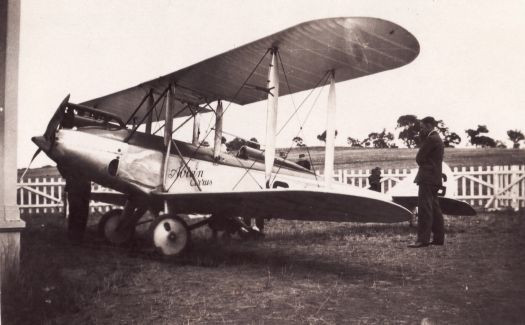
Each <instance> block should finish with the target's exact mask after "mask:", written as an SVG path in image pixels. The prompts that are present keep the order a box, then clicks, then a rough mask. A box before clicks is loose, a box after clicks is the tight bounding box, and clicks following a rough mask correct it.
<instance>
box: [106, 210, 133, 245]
mask: <svg viewBox="0 0 525 325" xmlns="http://www.w3.org/2000/svg"><path fill="white" fill-rule="evenodd" d="M122 212H123V210H122V209H113V210H110V211H108V212H106V213H105V214H104V215H103V216H102V218H101V219H100V221H99V222H98V231H99V234H100V235H101V236H102V237H104V239H106V240H107V241H108V242H109V243H111V244H114V245H122V244H124V243H126V242H129V241H130V240H131V238H132V237H133V232H134V231H133V230H117V227H118V225H119V224H120V221H121V220H120V217H121V215H122Z"/></svg>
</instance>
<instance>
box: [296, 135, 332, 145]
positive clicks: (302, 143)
mask: <svg viewBox="0 0 525 325" xmlns="http://www.w3.org/2000/svg"><path fill="white" fill-rule="evenodd" d="M325 137H326V133H325ZM292 141H293V142H294V143H295V145H296V146H298V147H306V144H305V143H304V142H303V138H301V137H295V138H293V139H292Z"/></svg>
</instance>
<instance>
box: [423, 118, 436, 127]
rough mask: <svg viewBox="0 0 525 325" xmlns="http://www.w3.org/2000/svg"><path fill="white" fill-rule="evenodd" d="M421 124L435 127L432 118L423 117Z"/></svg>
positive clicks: (434, 121)
mask: <svg viewBox="0 0 525 325" xmlns="http://www.w3.org/2000/svg"><path fill="white" fill-rule="evenodd" d="M421 122H423V123H425V124H430V125H432V126H436V125H437V121H436V120H435V119H434V118H433V117H432V116H427V117H425V118H424V119H422V120H421Z"/></svg>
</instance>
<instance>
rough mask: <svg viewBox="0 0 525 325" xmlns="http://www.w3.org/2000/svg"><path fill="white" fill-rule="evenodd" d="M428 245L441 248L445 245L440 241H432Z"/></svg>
mask: <svg viewBox="0 0 525 325" xmlns="http://www.w3.org/2000/svg"><path fill="white" fill-rule="evenodd" d="M430 245H435V246H443V245H445V243H444V242H442V241H434V240H433V241H431V242H430Z"/></svg>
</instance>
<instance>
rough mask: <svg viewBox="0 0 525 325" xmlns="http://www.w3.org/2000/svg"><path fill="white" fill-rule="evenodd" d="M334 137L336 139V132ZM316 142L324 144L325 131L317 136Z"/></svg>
mask: <svg viewBox="0 0 525 325" xmlns="http://www.w3.org/2000/svg"><path fill="white" fill-rule="evenodd" d="M335 136H336V137H337V130H335ZM317 140H319V141H322V142H326V130H324V131H323V133H321V134H318V135H317Z"/></svg>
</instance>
